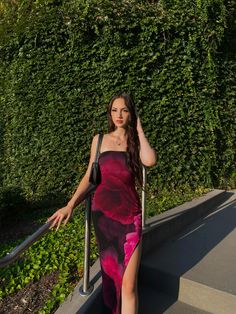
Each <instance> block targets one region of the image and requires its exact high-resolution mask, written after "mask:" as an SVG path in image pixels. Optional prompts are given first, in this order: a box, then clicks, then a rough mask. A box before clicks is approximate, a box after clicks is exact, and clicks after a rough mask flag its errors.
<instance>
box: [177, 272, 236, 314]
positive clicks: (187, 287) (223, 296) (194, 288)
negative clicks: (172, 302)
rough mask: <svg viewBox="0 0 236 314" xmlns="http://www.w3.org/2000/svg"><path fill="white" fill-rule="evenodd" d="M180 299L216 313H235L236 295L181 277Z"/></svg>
mask: <svg viewBox="0 0 236 314" xmlns="http://www.w3.org/2000/svg"><path fill="white" fill-rule="evenodd" d="M178 299H179V301H181V302H184V303H187V304H189V305H191V306H194V307H197V308H199V309H201V310H204V311H207V312H210V313H214V314H226V313H227V314H235V309H236V296H235V295H232V294H230V293H227V292H224V291H220V290H217V289H214V288H211V287H208V286H206V285H203V284H201V283H199V282H195V281H192V280H189V279H186V278H183V277H181V278H180V289H179V297H178Z"/></svg>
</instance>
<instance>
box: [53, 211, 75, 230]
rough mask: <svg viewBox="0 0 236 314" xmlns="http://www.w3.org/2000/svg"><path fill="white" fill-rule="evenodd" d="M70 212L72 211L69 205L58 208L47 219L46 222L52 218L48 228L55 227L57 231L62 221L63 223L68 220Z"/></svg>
mask: <svg viewBox="0 0 236 314" xmlns="http://www.w3.org/2000/svg"><path fill="white" fill-rule="evenodd" d="M72 212H73V209H72V208H71V207H69V206H68V205H67V206H65V207H62V208H60V209H58V210H57V211H56V212H55V213H54V214H53V215H52V216H50V217H49V218H48V220H47V222H48V221H52V220H54V221H53V223H52V225H51V226H50V229H51V228H54V227H56V231H57V230H58V229H59V227H60V225H61V223H62V222H63V223H64V225H65V224H66V223H67V222H68V220H69V219H70V217H71V215H72Z"/></svg>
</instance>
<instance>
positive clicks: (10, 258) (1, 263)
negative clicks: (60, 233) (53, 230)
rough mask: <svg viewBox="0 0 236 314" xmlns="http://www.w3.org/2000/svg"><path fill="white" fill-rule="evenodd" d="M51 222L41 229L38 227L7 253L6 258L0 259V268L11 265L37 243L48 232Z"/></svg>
mask: <svg viewBox="0 0 236 314" xmlns="http://www.w3.org/2000/svg"><path fill="white" fill-rule="evenodd" d="M52 222H53V221H48V222H47V223H45V224H44V225H43V226H42V227H40V228H39V229H38V230H37V231H36V232H35V233H33V234H32V235H31V236H29V237H28V238H26V240H25V241H23V242H22V243H21V244H20V245H18V246H17V247H15V248H14V249H13V251H11V252H10V253H7V255H6V256H4V257H2V258H1V259H0V268H2V267H5V266H7V265H9V264H11V263H13V262H14V261H15V260H17V259H18V258H19V256H20V255H21V254H22V253H23V252H24V251H26V250H27V249H28V248H29V247H30V246H31V245H32V244H34V243H35V242H36V241H38V240H39V239H40V238H41V237H42V236H43V235H44V234H45V233H47V232H48V230H49V228H50V226H51V224H52Z"/></svg>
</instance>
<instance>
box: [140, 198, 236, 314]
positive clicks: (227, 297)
mask: <svg viewBox="0 0 236 314" xmlns="http://www.w3.org/2000/svg"><path fill="white" fill-rule="evenodd" d="M235 278H236V194H235V193H234V194H232V196H231V197H230V198H229V199H228V200H227V202H225V203H224V204H222V205H221V206H220V207H218V208H216V210H215V211H213V212H211V213H210V214H209V215H208V216H206V217H204V218H201V219H199V220H198V221H197V222H196V223H194V224H192V225H190V226H189V227H188V228H186V230H185V231H184V232H182V233H180V234H179V235H178V236H176V237H175V238H173V239H172V240H169V241H168V242H166V243H165V244H163V245H162V246H161V247H159V248H156V249H153V250H152V253H149V254H148V255H147V256H145V257H144V258H143V259H142V262H141V267H140V278H139V280H140V283H141V285H143V286H145V287H148V286H149V287H152V288H153V289H155V290H158V291H161V292H162V293H165V294H169V295H171V296H172V297H174V298H175V299H178V300H179V301H182V302H184V303H187V304H190V305H192V306H193V307H196V308H199V309H201V310H204V311H207V312H210V313H214V314H223V313H224V314H231V313H232V314H235V313H236V280H235Z"/></svg>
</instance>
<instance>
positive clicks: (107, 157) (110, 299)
mask: <svg viewBox="0 0 236 314" xmlns="http://www.w3.org/2000/svg"><path fill="white" fill-rule="evenodd" d="M99 165H100V169H101V177H102V178H101V183H100V184H99V185H98V187H97V189H96V191H95V194H94V197H93V201H92V218H93V224H94V229H95V235H96V239H97V243H98V249H99V254H100V264H101V272H102V294H103V301H104V313H109V314H120V312H121V287H122V278H123V276H124V273H125V269H126V267H127V265H128V263H129V260H130V258H131V256H132V254H133V252H134V250H135V248H136V247H137V245H138V244H139V242H140V240H141V236H142V214H141V206H140V200H139V196H138V194H137V191H136V189H135V179H134V176H133V174H132V172H131V171H130V170H129V167H128V164H127V152H124V151H105V152H103V153H101V154H100V156H99Z"/></svg>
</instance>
